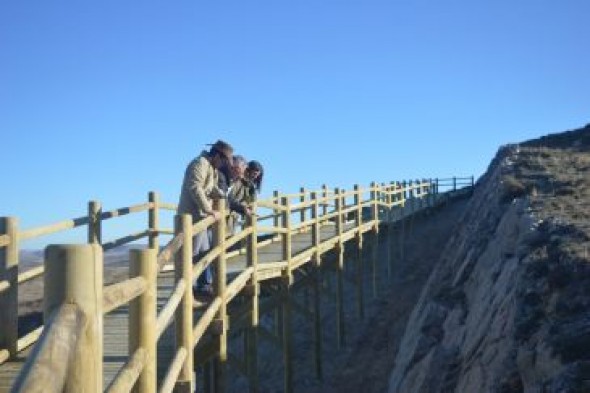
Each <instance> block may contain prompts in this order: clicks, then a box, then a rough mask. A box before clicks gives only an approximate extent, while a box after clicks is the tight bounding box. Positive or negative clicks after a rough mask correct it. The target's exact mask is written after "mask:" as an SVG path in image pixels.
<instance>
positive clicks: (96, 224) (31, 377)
mask: <svg viewBox="0 0 590 393" xmlns="http://www.w3.org/2000/svg"><path fill="white" fill-rule="evenodd" d="M473 184H474V181H473V177H471V178H458V177H454V178H451V179H450V180H449V179H423V180H413V181H409V182H401V183H400V182H391V183H383V184H377V183H372V184H371V185H370V187H367V188H361V187H360V186H358V185H356V186H355V187H354V188H353V189H352V190H348V191H345V190H343V189H334V190H329V189H328V188H327V187H326V186H323V187H322V188H321V189H320V190H312V191H308V190H306V189H305V188H303V187H302V188H301V189H300V192H299V193H295V194H279V193H278V192H274V193H273V197H271V198H269V199H267V200H261V201H259V202H258V203H257V209H256V211H257V212H258V211H264V210H270V211H271V212H270V213H269V214H266V215H262V214H257V215H253V216H252V217H250V218H248V219H247V220H246V222H245V223H244V227H243V229H242V230H241V231H238V232H236V233H233V232H230V229H229V228H227V226H226V220H225V219H221V220H219V221H217V222H215V221H214V219H213V218H212V217H209V218H207V219H204V220H201V221H199V222H197V223H193V222H192V220H191V218H190V216H188V215H184V216H176V217H175V222H174V231H171V230H165V229H162V228H160V217H159V213H158V212H159V210H160V209H163V210H175V209H176V206H175V205H173V204H169V203H165V202H162V201H160V200H159V197H158V195H157V194H156V193H154V192H150V193H149V194H148V202H147V203H141V204H137V205H133V206H130V207H124V208H118V209H114V210H111V211H106V212H103V211H102V206H101V204H100V203H99V202H97V201H91V202H90V203H89V205H88V214H87V216H85V217H80V218H76V219H73V220H66V221H61V222H58V223H56V224H52V225H47V226H43V227H38V228H33V229H29V230H20V231H19V229H18V222H17V220H16V219H15V218H11V217H2V218H0V326H1V328H0V364H1V363H2V362H4V361H6V360H8V359H9V358H11V357H14V356H16V355H17V353H18V352H19V351H22V350H23V349H24V348H25V347H26V346H29V345H31V344H33V343H34V342H35V341H37V339H39V342H38V344H37V346H36V347H35V349H34V350H33V352H32V354H31V355H30V356H29V357H28V359H27V363H26V366H25V367H23V369H22V370H21V374H20V375H19V378H18V379H17V381H16V383H15V384H14V386H13V391H15V392H20V391H62V390H65V391H82V390H84V391H88V392H98V391H102V352H101V351H102V349H101V348H102V346H101V345H102V340H103V338H102V337H103V334H102V333H103V332H102V329H103V326H102V320H103V314H107V313H110V312H112V311H113V310H115V309H118V308H120V307H121V306H123V305H126V304H129V332H130V336H129V343H130V345H129V354H128V355H129V357H128V359H127V362H126V363H125V364H124V365H123V367H122V368H121V369H120V370H119V372H118V374H117V376H116V377H115V378H114V379H113V381H112V382H111V384H110V385H109V386H108V387H107V391H109V392H128V391H131V390H132V389H135V390H136V391H140V392H155V391H156V388H157V381H156V362H157V360H158V354H157V349H156V348H157V343H158V340H160V338H161V337H163V333H164V331H165V330H166V328H167V327H168V326H169V325H170V324H171V323H172V321H173V320H174V321H175V323H174V325H175V329H176V335H175V337H176V345H175V351H174V353H173V356H172V358H171V363H170V364H169V365H168V368H167V372H166V375H165V376H164V378H163V379H162V381H161V385H160V391H162V392H170V391H172V390H173V389H174V390H175V391H178V392H192V391H194V388H195V383H196V381H195V380H194V373H193V369H194V365H195V359H194V349H195V348H196V347H199V345H200V343H201V339H202V338H203V336H204V334H205V332H206V331H208V330H209V331H212V332H214V337H215V338H214V341H213V342H214V345H213V347H212V349H211V351H214V353H215V354H216V355H215V357H214V364H213V373H212V375H213V376H214V378H213V383H214V385H215V389H216V390H215V391H220V392H222V391H224V390H225V388H226V386H227V383H228V382H227V372H226V367H227V364H228V361H229V360H232V363H234V364H237V365H239V364H241V363H240V362H239V360H237V359H235V358H232V359H230V357H229V355H228V352H227V346H228V328H229V326H228V305H229V303H230V302H232V301H233V300H234V299H235V298H236V297H237V296H238V295H240V294H241V295H244V296H246V298H247V299H248V302H247V304H249V309H248V310H247V315H249V318H248V319H249V323H248V324H247V325H246V326H247V340H246V341H247V348H246V353H247V354H249V356H247V358H246V361H245V363H244V364H242V366H243V367H242V366H240V367H241V368H243V370H245V372H246V373H247V374H248V375H247V376H248V380H249V381H250V388H251V391H256V390H257V389H258V384H259V381H258V379H257V378H258V377H257V371H256V370H257V362H256V360H255V359H256V356H255V354H256V353H257V342H258V335H259V334H263V333H261V330H260V329H258V327H259V314H260V309H259V307H260V306H259V297H258V295H259V287H260V283H261V282H263V281H265V280H269V279H271V278H277V279H280V290H279V293H280V294H281V296H283V297H289V296H290V295H289V293H290V291H292V290H294V287H293V283H294V272H295V271H296V270H297V269H299V268H301V267H302V266H303V265H305V264H306V263H308V262H313V265H314V266H319V265H320V264H321V259H322V255H323V254H324V253H326V252H328V251H330V250H333V249H336V250H337V251H338V253H337V254H338V255H339V262H338V268H337V271H338V283H339V284H338V287H337V290H336V295H337V302H338V309H339V310H340V311H339V313H338V315H339V318H340V319H339V320H338V329H337V336H338V343H339V345H343V344H344V342H345V331H344V323H343V320H342V315H343V311H342V307H343V304H342V301H343V300H342V299H343V297H342V296H343V295H342V279H343V275H342V273H343V270H342V269H343V261H342V255H343V248H344V247H343V245H344V243H345V242H346V241H349V240H351V239H355V238H356V239H357V245H358V248H359V250H362V245H363V244H362V243H363V236H362V235H363V233H364V232H367V231H374V232H375V233H378V231H379V224H380V222H382V221H384V222H386V223H388V222H392V221H393V220H394V215H393V209H394V208H403V207H404V206H408V208H409V209H411V210H410V212H412V213H413V212H415V211H417V210H419V209H422V208H425V207H429V206H433V205H434V204H435V203H436V199H437V195H438V193H439V187H441V186H443V187H452V188H453V190H455V191H456V190H457V189H458V188H460V187H463V186H466V185H468V186H473ZM215 208H216V209H217V210H218V211H220V212H221V213H222V217H227V215H228V212H227V211H226V206H225V203H224V201H223V200H219V201H216V203H215ZM146 211H147V215H148V217H147V218H148V219H147V229H146V230H143V231H140V232H138V233H135V234H130V235H126V236H123V237H121V238H119V239H115V240H111V241H109V242H103V241H102V238H103V230H102V221H104V220H108V219H113V218H116V217H121V216H124V215H127V214H131V213H138V212H146ZM400 211H401V210H400ZM267 220H272V221H271V222H270V224H261V222H264V221H267ZM294 220H297V221H298V222H294ZM82 225H87V226H88V243H89V244H88V245H63V246H50V247H48V248H47V250H46V254H45V264H44V266H39V267H35V268H33V269H30V270H28V271H26V272H22V273H20V274H19V273H18V258H19V257H18V251H19V244H20V243H19V242H20V241H22V240H24V239H30V238H35V237H39V236H43V235H47V234H51V233H56V232H59V231H63V230H67V229H71V228H75V227H79V226H82ZM328 226H333V227H334V234H335V236H333V237H330V238H328V239H325V240H322V239H321V236H320V232H321V228H323V227H328ZM202 231H211V232H212V234H213V243H212V247H211V249H210V250H209V252H208V253H206V254H205V255H203V256H201V257H200V259H199V260H196V261H194V260H193V249H192V239H193V236H194V235H195V234H197V233H199V232H202ZM307 231H309V235H308V236H310V241H311V243H310V247H309V248H307V249H304V250H302V251H299V252H297V253H295V252H294V248H293V237H294V236H295V235H297V234H299V233H306V232H307ZM162 234H173V235H174V236H173V237H172V239H171V240H170V241H169V242H168V243H167V244H166V245H165V246H164V247H163V248H162V249H161V250H160V249H159V235H162ZM261 234H269V235H271V238H270V239H268V240H266V241H259V236H260V235H261ZM227 235H229V236H227ZM142 238H147V239H148V248H146V249H143V250H131V251H130V278H129V279H127V280H125V281H123V282H119V283H115V284H112V285H109V286H107V287H104V288H103V284H102V264H103V260H102V258H103V257H102V251H103V250H108V249H112V248H115V247H118V246H120V245H122V244H127V243H129V242H131V241H135V240H138V239H142ZM277 240H280V241H281V244H282V255H281V256H280V258H279V260H275V261H270V262H265V263H263V264H260V263H258V260H259V257H258V252H259V249H260V248H261V247H264V246H265V245H266V244H268V242H272V241H277ZM237 246H239V247H237ZM230 247H233V248H236V247H237V248H238V250H236V251H233V253H236V252H237V253H241V252H244V253H246V261H247V263H246V267H245V268H244V269H243V270H241V271H240V272H238V273H236V274H234V275H233V276H232V278H231V280H230V281H228V280H227V277H228V275H227V265H226V264H227V259H228V256H229V255H235V254H230V251H229V249H230ZM388 248H389V247H388ZM375 250H376V248H375ZM359 252H360V251H359ZM75 262H77V263H75ZM166 265H168V266H170V269H168V270H174V286H173V288H172V291H171V294H170V295H169V298H168V299H166V300H165V303H164V305H163V306H162V307H161V310H160V312H159V313H157V311H156V281H157V276H158V274H159V273H162V272H164V271H165V270H166V269H165V266H166ZM209 265H213V266H214V268H215V270H216V274H215V277H216V281H215V285H214V298H213V299H212V301H211V302H209V304H208V305H207V306H206V307H205V308H204V309H203V312H202V313H201V314H200V316H199V318H198V319H197V320H193V318H194V315H193V295H192V290H191V289H192V283H193V280H194V278H195V277H198V276H199V275H200V274H201V273H202V272H203V270H204V269H205V268H206V267H207V266H209ZM39 276H44V277H45V286H46V288H45V300H46V301H45V304H46V309H45V317H46V318H45V321H46V325H45V328H44V327H39V328H38V329H36V330H35V331H33V332H32V333H30V334H29V335H28V336H25V337H23V338H21V339H20V340H19V338H18V335H17V331H18V284H20V283H24V282H27V281H29V280H32V279H34V278H37V277H39ZM310 277H311V279H312V280H316V283H315V284H314V285H315V286H314V288H315V289H314V291H315V292H317V293H316V295H317V296H319V291H320V289H319V287H318V286H317V285H318V282H319V281H317V280H318V278H317V277H316V278H313V277H315V276H313V275H312V276H310ZM82 283H84V284H82ZM88 283H93V285H88ZM58 287H61V288H65V289H64V290H58ZM64 291H65V292H64ZM66 294H69V295H71V296H72V297H67V296H66ZM69 295H68V296H69ZM361 295H362V294H361ZM317 296H316V300H317ZM318 304H319V303H318ZM318 304H316V305H315V306H314V307H316V308H317V307H319V306H318ZM359 304H360V305H359V307H360V308H359V312H360V313H361V315H362V312H363V310H362V299H361V303H359ZM281 307H282V312H281V315H282V318H283V319H282V325H283V326H284V327H285V329H284V330H283V332H282V337H281V338H280V339H279V342H280V343H281V348H282V350H283V353H284V364H285V391H287V392H289V391H292V385H293V383H292V382H293V365H292V357H291V351H292V345H293V344H292V342H293V332H292V331H291V330H290V326H291V319H292V313H293V311H297V310H298V311H299V312H303V311H304V309H302V308H300V307H298V306H297V305H296V304H295V305H292V304H290V303H289V302H287V303H284V304H283V305H282V306H281ZM292 307H294V308H292ZM309 316H310V317H313V318H315V319H314V321H315V322H314V332H315V333H314V334H315V335H316V336H317V337H316V338H317V340H316V341H317V342H316V344H315V345H316V347H315V351H316V359H315V368H316V373H317V375H318V376H321V374H322V366H321V356H320V354H321V343H320V342H319V337H320V336H321V321H320V318H319V311H318V309H316V311H315V312H311V313H309ZM89 321H90V322H89ZM87 329H93V330H92V331H93V332H94V334H88V332H87ZM23 340H24V341H23ZM64 340H66V341H65V342H64ZM60 346H67V350H68V351H67V352H64V354H63V356H64V358H63V359H62V360H63V362H62V363H63V364H61V365H60V369H59V372H58V374H56V375H55V378H53V379H54V381H55V382H54V384H53V385H52V386H51V387H47V386H43V384H42V381H43V378H46V375H47V372H48V371H47V370H48V367H49V364H48V363H47V362H49V363H51V362H57V361H59V360H57V359H55V358H51V356H53V355H50V354H51V353H53V352H52V351H56V348H58V347H60ZM99 347H100V348H99ZM99 354H100V356H99ZM60 356H61V355H60ZM66 359H68V360H67V361H66ZM81 375H83V376H84V377H83V378H81V377H80V376H81ZM39 389H41V390H39ZM43 389H45V390H43Z"/></svg>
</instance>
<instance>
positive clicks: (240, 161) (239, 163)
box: [231, 155, 248, 179]
mask: <svg viewBox="0 0 590 393" xmlns="http://www.w3.org/2000/svg"><path fill="white" fill-rule="evenodd" d="M247 166H248V162H247V161H246V159H245V158H244V157H242V156H239V155H236V156H234V157H233V160H232V170H231V173H232V178H233V179H241V178H243V177H244V174H245V173H246V167H247Z"/></svg>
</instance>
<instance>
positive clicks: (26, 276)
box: [18, 265, 45, 284]
mask: <svg viewBox="0 0 590 393" xmlns="http://www.w3.org/2000/svg"><path fill="white" fill-rule="evenodd" d="M44 272H45V266H43V265H41V266H37V267H34V268H32V269H29V270H27V271H26V272H23V273H20V274H19V275H18V283H19V284H22V283H24V282H27V281H30V280H33V279H35V278H37V277H39V276H42V275H43V273H44Z"/></svg>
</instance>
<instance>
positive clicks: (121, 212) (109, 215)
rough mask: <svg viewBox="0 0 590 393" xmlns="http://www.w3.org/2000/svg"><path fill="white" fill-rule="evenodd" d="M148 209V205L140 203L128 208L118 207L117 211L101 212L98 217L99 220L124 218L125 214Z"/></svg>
mask: <svg viewBox="0 0 590 393" xmlns="http://www.w3.org/2000/svg"><path fill="white" fill-rule="evenodd" d="M149 208H150V203H149V202H148V203H140V204H137V205H133V206H129V207H120V208H118V209H114V210H111V211H107V212H102V213H101V215H100V219H101V220H103V221H104V220H109V219H111V218H115V217H122V216H126V215H127V214H131V213H139V212H142V211H146V210H148V209H149Z"/></svg>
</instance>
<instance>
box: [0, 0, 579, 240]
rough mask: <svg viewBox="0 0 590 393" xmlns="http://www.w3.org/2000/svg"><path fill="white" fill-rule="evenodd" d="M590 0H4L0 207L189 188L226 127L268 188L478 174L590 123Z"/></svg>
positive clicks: (123, 198) (64, 204)
mask: <svg viewBox="0 0 590 393" xmlns="http://www.w3.org/2000/svg"><path fill="white" fill-rule="evenodd" d="M589 16H590V1H587V0H562V1H555V0H518V1H515V0H494V1H474V0H447V1H440V0H428V1H426V0H389V1H377V0H338V1H337V0H321V1H319V0H313V1H312V0H296V1H295V0H292V1H287V0H267V1H248V0H239V1H221V0H220V1H169V2H163V1H158V2H156V1H145V0H143V1H129V0H126V1H121V0H117V1H111V0H101V1H95V2H84V1H8V0H6V1H3V2H1V3H0V133H1V138H0V141H1V143H0V149H1V153H0V157H1V161H0V162H1V166H2V169H1V171H0V173H1V174H2V175H1V181H0V216H5V215H11V216H17V217H19V219H20V222H21V226H22V227H23V228H30V227H34V226H40V225H44V224H49V223H52V222H55V221H59V220H62V219H67V218H73V217H76V216H80V215H83V214H85V212H86V204H87V202H88V200H90V199H97V200H100V201H101V202H102V203H103V205H104V207H105V209H106V210H110V209H113V208H117V207H123V206H128V205H130V204H135V203H140V202H142V201H144V200H145V199H146V195H147V192H148V191H150V190H156V191H158V192H160V194H161V195H162V199H163V200H165V201H167V202H174V203H176V202H177V200H178V194H179V190H180V183H181V181H182V175H183V172H184V169H185V167H186V164H187V163H188V162H189V161H190V160H191V159H192V158H193V157H195V155H197V154H198V153H199V152H200V151H201V150H202V148H204V145H205V144H207V143H211V142H213V141H215V140H216V139H218V138H222V139H225V140H227V141H228V142H230V143H231V144H233V145H234V147H235V149H236V152H238V153H241V154H243V155H245V156H246V157H247V158H251V159H257V160H259V161H261V162H262V163H263V164H264V165H265V169H266V178H265V184H264V186H263V187H264V190H263V195H268V194H269V193H271V192H272V190H274V189H278V190H281V191H285V192H293V191H296V190H297V189H298V188H299V186H302V185H304V186H308V187H309V188H315V187H319V186H320V185H321V184H322V183H327V184H328V185H330V186H340V187H344V188H350V187H352V185H353V184H355V183H359V184H362V185H365V184H368V183H370V182H371V181H377V182H385V181H390V180H401V179H406V178H419V177H445V176H452V175H472V174H473V175H475V176H479V175H481V174H482V173H483V172H484V171H485V168H486V167H487V165H488V163H489V161H490V160H491V158H492V157H493V156H494V154H495V152H496V150H497V148H498V147H499V145H501V144H504V143H509V142H518V141H521V140H525V139H529V138H532V137H537V136H540V135H543V134H547V133H551V132H558V131H564V130H567V129H572V128H577V127H580V126H583V125H585V124H586V123H588V122H590V111H589V109H590V74H589V70H590V50H589V47H590V46H589V42H590V24H589V23H588V17H589ZM144 221H145V220H144V218H141V223H142V224H143V223H144ZM122 225H128V226H129V228H131V226H133V225H135V224H131V223H128V224H127V223H125V224H122ZM140 227H141V225H140ZM124 228H125V229H126V228H127V227H124ZM138 229H141V228H138ZM118 230H119V229H116V230H115V231H118ZM123 232H125V231H123ZM105 237H108V236H105ZM62 239H63V238H62ZM24 246H26V245H24Z"/></svg>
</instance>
